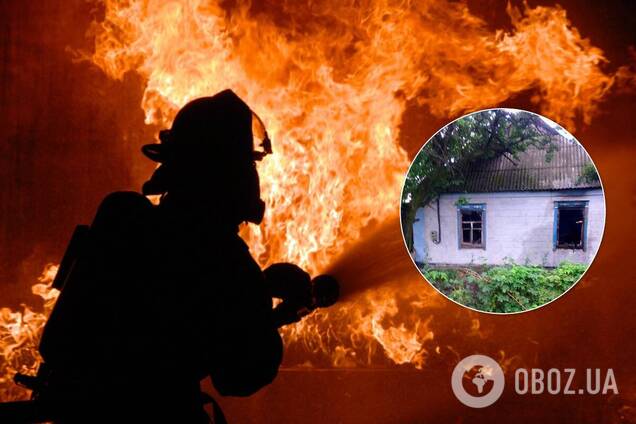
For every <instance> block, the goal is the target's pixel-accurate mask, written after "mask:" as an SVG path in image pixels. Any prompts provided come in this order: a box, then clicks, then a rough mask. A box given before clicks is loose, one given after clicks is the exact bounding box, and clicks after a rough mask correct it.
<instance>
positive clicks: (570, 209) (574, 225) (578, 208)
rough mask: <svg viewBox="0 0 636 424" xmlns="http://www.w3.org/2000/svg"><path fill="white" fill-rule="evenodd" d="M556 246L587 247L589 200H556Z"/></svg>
mask: <svg viewBox="0 0 636 424" xmlns="http://www.w3.org/2000/svg"><path fill="white" fill-rule="evenodd" d="M554 213H555V219H554V220H555V234H554V247H555V248H557V249H585V232H586V228H587V222H586V221H587V201H580V202H555V208H554Z"/></svg>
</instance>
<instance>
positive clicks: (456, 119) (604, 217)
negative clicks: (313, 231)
mask: <svg viewBox="0 0 636 424" xmlns="http://www.w3.org/2000/svg"><path fill="white" fill-rule="evenodd" d="M500 109H505V110H514V111H518V112H526V113H531V114H533V115H536V116H538V117H540V118H541V119H547V120H548V121H550V122H552V123H554V124H556V125H558V126H559V127H561V128H563V130H564V131H567V133H568V134H569V135H571V136H572V138H573V139H574V140H575V141H576V142H577V143H578V144H579V146H581V147H582V148H583V150H584V151H585V154H586V155H587V157H588V158H590V161H591V162H592V165H594V169H595V170H596V174H597V175H598V179H599V182H600V183H601V194H602V195H603V231H601V240H600V242H599V244H598V249H596V252H594V257H593V258H592V260H591V261H590V263H589V264H588V265H587V269H586V270H585V272H583V274H581V276H580V277H579V279H578V280H576V281H575V282H574V283H573V284H572V285H571V286H570V287H569V288H568V289H567V290H565V291H564V292H563V293H561V294H560V295H558V296H557V297H555V298H554V299H552V300H551V301H549V302H546V303H544V304H543V305H539V306H537V307H535V308H532V309H526V310H523V311H515V312H493V311H482V310H480V309H475V308H471V307H470V306H466V305H463V304H461V303H459V302H457V301H455V300H453V299H451V298H450V297H448V296H446V295H445V294H444V293H442V292H441V291H440V290H439V289H438V288H437V287H435V285H433V283H431V282H430V281H428V278H426V276H425V275H424V273H423V272H422V271H421V270H420V268H419V267H418V266H417V264H416V263H415V259H413V255H411V252H410V251H409V247H408V245H407V244H406V237H404V228H403V225H402V199H403V196H404V185H405V184H404V183H405V182H406V176H407V175H408V174H409V172H411V167H412V166H413V162H415V158H417V156H418V155H419V154H420V153H421V152H422V150H424V147H425V146H426V145H427V144H428V143H429V142H430V141H431V140H432V139H433V137H435V135H437V133H439V132H440V131H441V130H443V129H444V128H446V127H447V126H449V125H450V124H452V123H453V122H455V121H458V120H460V119H462V118H465V117H467V116H470V115H474V114H476V113H482V112H486V111H489V110H500ZM399 202H400V207H399V208H398V210H399V211H400V216H399V220H400V233H402V241H403V242H404V248H405V249H406V253H407V254H408V256H409V258H410V259H411V262H413V266H414V267H415V269H417V272H418V273H419V274H420V275H421V276H422V278H424V281H426V282H427V283H428V284H429V285H430V286H431V287H433V289H435V291H437V292H438V293H439V294H441V295H442V296H444V297H445V298H446V299H448V300H450V301H451V302H453V303H455V304H457V305H459V306H461V307H463V308H466V309H469V310H471V311H475V312H480V313H482V314H491V315H516V314H523V313H526V312H532V311H536V310H538V309H540V308H543V307H544V306H547V305H549V304H551V303H552V302H554V301H556V300H558V299H560V298H561V297H562V296H563V295H565V294H566V293H567V292H569V291H570V290H572V288H574V286H576V285H577V284H578V283H579V281H581V280H582V279H583V277H585V274H587V272H588V271H589V270H590V268H591V267H592V264H593V263H594V260H595V259H596V256H597V255H598V252H599V251H600V250H601V246H602V245H603V239H604V237H605V227H606V225H607V202H606V201H605V185H604V184H603V177H601V173H600V172H599V171H598V167H597V166H596V163H594V159H593V158H592V155H590V153H589V152H588V151H587V149H586V148H585V146H584V145H583V143H581V142H580V141H579V139H578V138H576V137H574V135H573V134H572V133H571V132H570V131H568V130H567V128H565V127H564V126H563V125H561V124H559V123H557V122H555V121H553V120H552V119H550V118H548V117H546V116H543V115H540V114H538V113H536V112H531V111H529V110H525V109H516V108H511V107H491V108H487V109H479V110H476V111H474V112H470V113H467V114H465V115H462V116H459V117H457V118H455V119H453V120H452V121H449V122H447V123H446V124H444V126H443V127H441V128H440V129H438V130H437V131H435V132H434V133H433V134H432V135H431V136H430V137H429V138H428V139H427V140H426V142H425V143H424V144H422V147H420V149H419V150H418V151H417V153H416V154H415V156H414V157H413V160H412V161H411V163H410V164H409V167H408V169H407V170H406V174H405V175H404V182H403V183H402V190H400V199H399Z"/></svg>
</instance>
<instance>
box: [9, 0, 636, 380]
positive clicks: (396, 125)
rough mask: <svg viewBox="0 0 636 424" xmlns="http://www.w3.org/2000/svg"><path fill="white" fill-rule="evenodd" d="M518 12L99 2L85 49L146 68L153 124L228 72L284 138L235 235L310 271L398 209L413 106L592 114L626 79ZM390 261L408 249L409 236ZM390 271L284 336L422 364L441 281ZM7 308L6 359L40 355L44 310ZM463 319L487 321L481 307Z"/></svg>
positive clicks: (549, 24)
mask: <svg viewBox="0 0 636 424" xmlns="http://www.w3.org/2000/svg"><path fill="white" fill-rule="evenodd" d="M508 13H509V15H510V17H511V21H512V25H513V27H514V29H513V30H512V31H510V32H505V31H501V30H498V31H492V30H491V29H489V28H488V26H487V25H486V23H485V22H484V21H483V20H481V19H480V18H478V17H476V16H474V15H472V14H471V12H470V10H469V9H468V7H467V6H466V5H464V4H461V3H458V2H447V1H443V0H436V1H421V2H409V1H400V2H394V1H389V0H384V1H383V0H378V1H363V2H357V1H356V2H353V1H330V2H328V1H320V2H311V3H310V4H309V5H308V4H304V3H303V4H301V2H283V3H282V4H281V5H274V4H269V3H264V4H260V3H259V4H257V3H253V4H252V3H242V2H238V3H237V4H234V3H232V4H231V5H227V4H226V5H224V6H221V5H218V4H216V3H214V2H209V1H203V0H179V1H177V0H174V1H154V0H146V1H141V0H139V1H135V0H130V1H127V2H119V1H116V0H105V2H104V9H103V16H100V17H99V18H98V19H97V20H96V21H95V22H94V24H93V25H92V27H91V30H90V32H89V34H90V36H91V37H94V39H95V49H94V52H90V54H89V53H83V54H82V55H83V57H84V59H86V60H90V61H92V62H93V63H94V64H95V65H97V66H98V67H99V68H101V69H102V70H103V71H104V72H105V73H106V74H108V75H109V76H110V77H112V78H115V79H121V78H122V77H123V75H124V74H125V73H126V72H136V73H138V74H139V75H141V76H142V77H143V80H144V81H145V91H144V96H143V100H142V105H141V106H142V107H143V109H144V111H145V113H146V123H148V124H158V125H161V126H164V127H167V126H169V124H170V122H171V119H172V118H173V116H174V114H175V113H176V111H177V110H178V109H179V107H180V106H182V105H183V104H185V103H186V102H187V101H188V100H191V99H193V98H195V97H199V96H204V95H211V94H213V93H216V92H218V91H220V90H222V89H225V88H228V87H229V88H232V89H233V90H234V91H235V92H236V93H237V94H238V95H239V96H241V97H242V98H244V99H245V100H246V102H247V103H248V104H249V105H250V106H251V107H252V108H253V109H254V110H255V111H256V112H257V113H258V114H259V115H260V116H261V117H262V119H263V121H264V122H265V124H266V126H267V128H268V132H269V133H270V136H271V138H272V140H273V143H274V152H275V154H274V155H273V156H270V157H268V158H267V159H266V160H265V161H263V162H262V163H261V164H259V172H260V174H261V182H262V191H263V193H264V196H265V200H266V203H267V206H268V209H267V213H266V216H265V220H264V222H263V224H262V225H261V226H260V227H256V226H249V227H245V228H243V229H242V236H243V237H244V238H245V239H246V240H247V241H248V243H249V245H250V247H251V251H252V253H253V254H254V255H255V257H256V258H257V260H258V261H259V262H260V264H261V265H262V266H267V265H268V264H271V263H274V262H279V261H289V262H293V263H297V264H299V265H300V266H302V267H304V268H306V269H308V270H309V271H310V272H311V273H312V274H315V273H318V272H321V271H324V270H326V269H328V268H329V266H330V264H332V263H333V262H334V260H335V259H336V258H338V257H339V256H340V255H341V254H342V253H343V252H344V251H345V250H346V249H347V248H348V246H352V245H354V244H355V243H356V242H357V241H358V240H359V239H361V237H362V236H363V234H365V232H366V231H367V230H368V229H369V228H370V227H373V226H375V225H377V223H382V222H386V221H391V220H394V221H396V220H397V210H398V208H399V193H400V189H401V183H402V177H403V175H404V173H405V172H406V169H407V167H408V164H409V160H408V157H407V154H406V153H405V151H404V149H403V148H402V147H401V145H400V124H401V121H402V115H403V114H404V112H405V110H406V109H407V107H408V106H409V105H411V104H418V105H421V106H425V107H427V108H428V110H430V113H431V114H432V115H434V116H435V117H437V118H449V117H454V116H457V115H458V114H460V113H463V112H466V111H472V110H476V109H480V108H484V107H490V106H495V105H498V104H500V103H502V102H504V101H506V100H507V99H509V98H511V97H512V96H514V95H516V94H518V93H522V92H526V91H530V92H532V93H533V96H532V99H531V100H532V102H534V103H535V104H536V105H537V108H538V109H539V110H540V111H541V112H543V113H544V114H545V115H547V116H548V117H550V118H552V119H553V120H555V121H557V122H560V123H561V124H563V125H565V126H566V127H568V129H570V130H573V128H574V123H575V121H576V120H578V119H579V118H582V120H583V122H584V123H589V122H590V121H591V119H592V118H593V117H594V115H595V113H596V112H597V107H598V104H599V103H600V102H601V101H602V100H603V98H604V97H606V96H607V94H608V93H609V91H610V90H611V88H612V87H613V86H614V85H615V80H616V77H615V76H614V75H612V74H609V73H606V72H604V71H603V69H602V65H603V64H604V63H605V62H606V60H605V58H604V56H603V52H602V51H601V50H599V49H598V48H596V47H594V46H593V45H592V44H591V43H590V42H589V41H588V40H586V39H583V38H582V37H581V35H580V33H579V32H578V31H577V30H576V28H573V27H572V25H571V24H570V23H569V21H568V19H567V17H566V13H565V11H564V10H563V9H561V8H560V7H551V8H550V7H537V8H528V7H526V8H525V9H524V10H518V9H515V8H513V7H511V6H508ZM621 72H624V70H622V71H621ZM426 136H427V135H426V134H422V141H424V138H425V137H426ZM140 160H142V159H141V157H140ZM395 237H401V236H400V235H399V233H396V234H395ZM378 249H380V247H378ZM380 254H381V252H376V253H375V256H373V258H374V259H379V256H378V255H380ZM394 260H396V261H408V260H409V259H408V257H407V256H406V252H404V255H403V256H402V257H400V258H394ZM409 265H410V264H409ZM414 276H415V277H414ZM386 280H387V281H386V282H385V283H386V284H382V285H380V286H379V287H377V288H374V289H372V290H368V291H366V292H365V293H363V294H359V295H357V296H355V297H354V298H353V299H350V300H349V301H347V302H346V303H344V304H342V305H340V306H338V307H336V308H334V309H332V310H329V311H327V312H322V313H317V314H314V315H313V316H312V317H310V318H308V319H306V320H304V321H303V322H301V323H300V324H298V325H296V326H293V327H291V328H289V329H287V330H286V332H285V337H286V341H287V343H288V349H289V350H290V351H292V352H294V351H298V350H300V351H303V352H305V355H304V356H305V357H307V354H306V353H307V352H310V353H320V354H321V355H323V356H325V357H327V358H328V362H329V365H330V366H358V365H363V364H364V365H369V364H378V363H395V364H405V363H410V364H413V365H414V366H416V367H418V368H421V367H422V366H423V365H424V362H425V360H426V358H427V355H429V352H437V353H439V352H440V347H439V346H437V347H435V344H434V340H435V339H434V334H433V332H432V330H431V329H430V323H431V320H433V319H434V318H432V315H431V311H432V310H433V309H435V308H436V307H437V304H436V302H437V301H439V296H435V295H434V294H433V293H432V292H431V291H430V290H429V289H428V287H425V285H424V284H422V282H421V280H419V275H418V274H417V273H415V272H413V273H410V274H408V275H400V276H395V277H394V278H387V279H386ZM343 284H347V282H346V281H344V282H343ZM2 314H3V317H2V321H1V324H0V328H2V329H3V333H2V334H3V338H2V340H3V342H2V343H3V344H2V346H0V351H1V352H3V358H4V359H7V360H6V361H5V362H6V363H9V362H11V361H10V360H8V359H9V358H12V357H13V356H11V350H7V349H8V347H7V346H16V343H18V344H19V343H21V342H20V341H21V340H24V339H25V338H26V340H29V344H28V348H29V352H30V355H31V356H32V357H34V358H35V355H36V353H35V350H34V348H35V340H36V339H37V332H38V331H39V328H40V327H41V325H42V323H43V322H44V315H38V316H37V319H36V318H35V317H36V315H34V314H33V313H32V312H31V311H30V310H29V309H28V308H25V311H24V313H21V314H20V313H14V312H11V311H9V310H3V312H2ZM16 314H18V315H16ZM27 317H31V318H29V319H27ZM29 320H32V321H29ZM11 323H15V324H11ZM36 324H37V327H36ZM471 325H472V326H473V327H475V325H476V330H475V333H477V334H478V333H479V322H478V321H477V323H476V324H475V322H474V321H473V322H472V324H471ZM5 329H6V330H5ZM5 333H6V334H8V335H10V336H11V337H12V339H11V340H10V341H12V343H7V342H5V339H6V338H5V337H4V334H5ZM11 349H14V347H13V348H11ZM301 356H302V355H301ZM318 361H319V360H318ZM27 362H28V363H33V362H34V360H31V361H30V362H29V361H27ZM300 362H302V361H299V363H300ZM27 368H29V366H27ZM17 369H19V366H17V365H14V366H13V368H6V367H5V370H4V371H5V372H3V374H5V375H7V373H8V372H14V371H15V370H17Z"/></svg>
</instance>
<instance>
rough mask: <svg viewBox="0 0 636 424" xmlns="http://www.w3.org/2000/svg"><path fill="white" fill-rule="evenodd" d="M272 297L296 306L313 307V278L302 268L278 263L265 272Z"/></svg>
mask: <svg viewBox="0 0 636 424" xmlns="http://www.w3.org/2000/svg"><path fill="white" fill-rule="evenodd" d="M263 274H264V275H265V282H266V284H267V286H268V287H269V289H270V292H271V296H272V297H276V298H279V299H282V300H283V301H293V302H294V303H296V304H300V305H305V306H310V305H311V277H310V276H309V274H308V273H307V272H305V271H303V270H302V269H301V268H300V267H298V266H296V265H294V264H290V263H278V264H274V265H271V266H269V267H268V268H266V269H265V270H264V271H263Z"/></svg>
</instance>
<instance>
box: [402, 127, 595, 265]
mask: <svg viewBox="0 0 636 424" xmlns="http://www.w3.org/2000/svg"><path fill="white" fill-rule="evenodd" d="M557 146H558V150H557V151H555V152H554V156H553V158H552V160H550V161H546V153H545V151H543V150H539V149H536V148H529V149H528V150H527V151H526V152H523V153H521V154H519V156H518V158H516V159H514V158H511V157H509V156H500V157H499V158H496V159H494V160H490V161H487V162H483V163H479V164H475V165H474V166H472V167H471V169H469V170H468V172H467V174H466V175H467V183H466V184H465V186H464V187H462V190H460V191H459V192H456V193H446V194H442V195H441V196H440V197H439V200H438V201H435V200H434V201H433V202H431V203H430V204H429V205H427V206H426V207H422V208H419V209H418V210H417V213H416V220H415V223H414V225H413V250H414V251H413V252H412V254H413V257H414V259H415V261H416V262H418V263H428V264H433V265H435V264H437V265H442V264H443V265H480V264H488V265H500V264H504V263H506V262H508V261H510V260H512V261H514V262H515V263H518V264H533V265H543V266H548V267H553V266H558V265H559V263H561V262H562V261H566V260H567V261H570V262H575V263H588V264H589V263H590V262H591V261H592V259H593V258H594V255H595V254H596V252H597V250H598V248H599V245H600V243H601V237H602V235H603V228H604V224H605V199H604V195H603V190H602V188H601V183H600V180H599V179H595V178H593V177H592V178H585V176H586V175H588V176H589V172H590V169H591V166H593V165H592V161H591V159H590V157H589V156H588V155H587V153H586V152H585V150H584V149H583V147H582V146H581V145H580V144H579V143H578V142H576V141H575V140H568V139H565V138H561V137H559V138H558V139H557ZM594 174H595V171H592V176H594Z"/></svg>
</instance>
